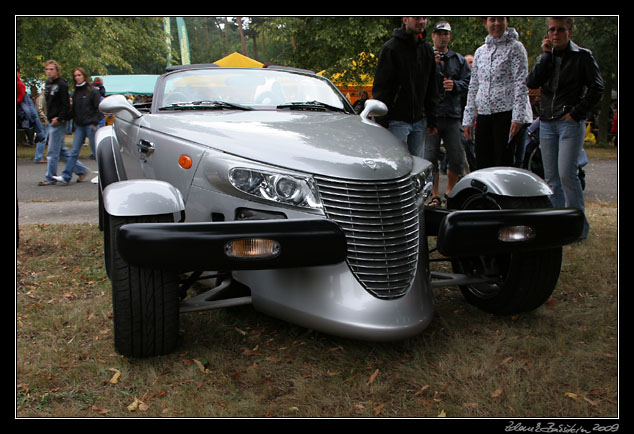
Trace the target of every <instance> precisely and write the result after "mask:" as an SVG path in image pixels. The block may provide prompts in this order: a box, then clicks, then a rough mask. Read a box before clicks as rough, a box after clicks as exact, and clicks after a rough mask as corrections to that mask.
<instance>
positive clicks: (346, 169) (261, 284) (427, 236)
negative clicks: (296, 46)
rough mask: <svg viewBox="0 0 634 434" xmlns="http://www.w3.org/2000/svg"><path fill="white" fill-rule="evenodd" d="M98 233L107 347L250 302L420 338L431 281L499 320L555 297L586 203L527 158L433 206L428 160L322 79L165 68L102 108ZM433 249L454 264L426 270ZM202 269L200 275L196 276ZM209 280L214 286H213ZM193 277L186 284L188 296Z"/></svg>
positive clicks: (130, 345)
mask: <svg viewBox="0 0 634 434" xmlns="http://www.w3.org/2000/svg"><path fill="white" fill-rule="evenodd" d="M100 109H101V110H102V111H103V112H104V113H111V114H115V115H116V117H115V120H114V124H113V125H112V126H107V127H104V128H101V129H99V130H98V133H97V140H96V141H97V149H98V150H97V160H98V168H99V198H100V200H99V210H100V227H101V228H102V229H103V232H104V245H105V266H106V270H107V273H108V276H109V278H110V280H111V282H112V290H113V310H114V334H115V347H116V349H117V351H119V352H120V353H121V354H123V355H126V356H133V357H148V356H154V355H159V354H165V353H169V352H171V351H173V350H174V349H175V348H176V346H177V343H178V334H179V318H180V315H182V314H185V313H187V312H192V311H199V310H205V309H215V308H223V307H228V306H236V305H243V304H250V305H252V306H253V308H254V309H256V310H258V311H260V312H263V313H265V314H268V315H271V316H274V317H277V318H280V319H283V320H286V321H289V322H291V323H295V324H298V325H301V326H304V327H308V328H312V329H315V330H318V331H322V332H324V333H329V334H333V335H339V336H346V337H350V338H355V339H366V340H377V341H378V340H398V339H403V338H407V337H411V336H415V335H416V334H419V333H421V332H422V331H423V330H424V329H425V327H427V325H428V324H429V323H430V321H432V318H433V314H434V301H433V289H434V288H435V287H438V286H448V285H449V286H451V285H458V286H460V287H461V290H462V291H463V293H464V295H465V297H466V298H467V300H468V301H469V302H471V303H473V304H474V305H477V306H479V307H480V308H482V309H484V310H486V311H488V312H492V313H495V314H514V313H518V312H522V311H527V310H532V309H535V308H537V307H539V306H540V305H541V304H542V303H544V302H545V301H546V300H547V299H548V298H549V296H550V294H551V293H552V291H553V289H554V288H555V285H556V283H557V279H558V276H559V270H560V267H561V254H562V247H561V246H562V245H564V244H567V243H570V242H573V241H575V240H576V239H578V237H579V234H580V232H581V227H582V221H583V220H582V219H583V217H582V215H581V214H580V213H579V212H577V211H576V210H569V209H568V210H554V209H551V208H550V206H549V203H550V202H549V200H548V195H549V194H550V190H549V188H548V187H547V186H546V184H545V183H544V182H543V181H542V180H541V179H540V178H539V177H537V176H536V175H534V174H532V173H531V172H528V171H526V170H522V169H514V168H494V169H487V170H482V171H476V172H473V173H471V174H469V175H467V176H465V177H464V178H463V179H462V180H461V181H460V182H459V183H458V184H457V185H456V187H455V188H454V189H453V191H452V193H451V197H450V198H449V200H448V206H447V208H437V207H428V206H425V205H424V202H425V200H426V198H427V196H428V195H429V193H430V191H431V182H432V179H433V173H432V166H431V164H430V163H429V162H428V161H425V160H423V159H420V158H417V157H413V156H412V155H410V154H409V153H408V151H407V148H406V146H405V145H404V144H403V143H401V142H400V141H398V140H397V139H396V138H395V137H394V136H393V135H392V134H391V133H389V131H387V130H385V129H384V128H382V127H380V126H379V125H378V124H376V123H374V122H373V121H372V120H371V118H372V116H374V115H380V114H384V113H385V112H386V108H385V105H383V104H382V103H381V102H379V101H376V100H368V101H367V102H366V104H365V110H364V111H363V113H361V114H360V115H359V114H356V113H355V112H354V110H353V109H352V107H351V106H350V104H349V103H348V101H347V100H346V99H345V97H344V96H343V95H342V94H341V93H340V92H339V91H338V90H337V89H336V87H335V86H334V85H333V84H332V83H331V82H330V81H328V80H327V79H325V78H323V77H320V76H318V75H315V74H312V73H309V72H306V71H297V70H285V69H283V68H254V69H250V68H221V67H215V66H210V65H188V66H184V67H173V68H170V69H169V70H167V71H166V73H165V74H163V75H162V76H161V77H160V78H159V79H158V80H157V84H156V89H155V92H154V97H153V100H152V103H151V105H147V106H145V107H134V106H132V105H131V104H129V103H128V102H127V101H126V100H125V99H124V98H123V97H122V96H117V95H113V96H110V97H108V98H106V99H104V101H103V102H102V103H101V107H100ZM430 245H431V246H432V247H433V248H434V249H437V250H438V252H439V253H440V254H441V255H443V257H444V258H446V260H447V261H450V262H451V263H452V270H453V272H452V273H441V272H438V271H433V270H431V269H430V262H429V250H430ZM199 280H205V281H211V282H213V283H214V284H213V285H207V286H205V288H206V289H205V290H204V291H200V288H201V287H202V286H201V285H193V284H194V282H196V281H199ZM209 286H211V288H208V287H209ZM194 289H196V291H194Z"/></svg>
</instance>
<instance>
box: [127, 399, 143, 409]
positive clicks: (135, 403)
mask: <svg viewBox="0 0 634 434" xmlns="http://www.w3.org/2000/svg"><path fill="white" fill-rule="evenodd" d="M140 402H141V401H139V399H138V398H134V402H133V403H132V404H130V405H128V411H136V410H137V409H138V408H139V403H140Z"/></svg>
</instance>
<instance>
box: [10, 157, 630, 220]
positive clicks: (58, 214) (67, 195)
mask: <svg viewBox="0 0 634 434" xmlns="http://www.w3.org/2000/svg"><path fill="white" fill-rule="evenodd" d="M81 161H82V163H84V165H86V166H87V167H88V168H89V169H91V170H92V171H93V175H92V176H89V177H87V178H86V180H85V181H84V182H79V183H78V182H74V181H75V179H76V178H73V181H72V182H71V183H70V185H68V186H56V185H54V186H46V187H40V186H38V185H37V183H38V182H39V181H41V180H43V179H44V174H45V173H46V165H45V164H35V163H33V162H32V161H31V160H26V159H17V160H16V166H15V171H16V194H17V199H18V203H19V213H20V214H19V219H18V222H19V224H42V223H49V224H52V223H65V224H71V223H93V224H96V223H97V222H98V215H97V188H98V185H97V184H96V183H94V182H91V180H92V179H94V178H95V177H96V176H97V163H96V162H95V161H94V160H89V159H81ZM62 170H64V163H61V164H60V166H59V173H61V171H62ZM585 171H586V185H587V186H586V190H585V197H586V200H599V201H617V200H618V162H617V161H616V160H593V161H590V163H589V164H588V165H587V166H586V167H585ZM440 184H441V185H440V191H444V186H445V185H446V177H445V176H441V177H440Z"/></svg>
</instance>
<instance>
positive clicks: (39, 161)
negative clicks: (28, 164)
mask: <svg viewBox="0 0 634 434" xmlns="http://www.w3.org/2000/svg"><path fill="white" fill-rule="evenodd" d="M33 162H34V163H35V164H44V163H48V161H46V160H45V159H44V158H41V159H39V160H33Z"/></svg>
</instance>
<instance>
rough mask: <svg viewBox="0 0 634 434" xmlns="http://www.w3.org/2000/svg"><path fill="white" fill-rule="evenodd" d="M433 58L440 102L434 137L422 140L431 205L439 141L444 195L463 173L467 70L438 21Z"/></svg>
mask: <svg viewBox="0 0 634 434" xmlns="http://www.w3.org/2000/svg"><path fill="white" fill-rule="evenodd" d="M432 40H433V42H434V54H435V59H436V80H437V83H438V89H439V90H440V101H439V104H438V109H437V118H436V122H437V126H438V134H435V135H426V136H425V154H424V155H425V159H426V160H429V161H431V162H432V163H433V164H434V168H435V179H434V186H433V189H432V196H433V199H432V203H431V204H432V205H439V204H440V203H441V199H440V197H438V160H439V158H440V157H441V155H440V141H441V139H442V141H443V144H444V146H445V149H446V150H447V189H446V191H445V195H448V194H449V192H450V191H451V190H452V189H453V187H454V186H455V185H456V182H458V177H459V176H460V175H461V174H462V172H463V170H464V163H465V153H464V146H463V143H462V137H463V131H462V122H461V121H462V108H463V99H464V96H465V95H466V93H467V90H468V89H469V80H470V79H471V69H470V68H469V65H468V64H467V62H466V60H465V58H464V57H463V56H462V55H461V54H458V53H456V52H455V51H453V50H450V49H449V43H450V42H451V25H450V24H449V23H448V22H447V21H440V22H438V23H436V25H435V26H434V30H433V32H432Z"/></svg>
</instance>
